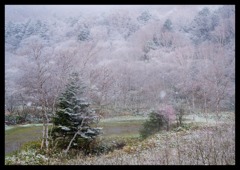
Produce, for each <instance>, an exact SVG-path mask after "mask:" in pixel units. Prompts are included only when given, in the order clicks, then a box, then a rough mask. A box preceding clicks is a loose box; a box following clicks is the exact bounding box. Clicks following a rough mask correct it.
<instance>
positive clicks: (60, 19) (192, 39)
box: [5, 5, 235, 111]
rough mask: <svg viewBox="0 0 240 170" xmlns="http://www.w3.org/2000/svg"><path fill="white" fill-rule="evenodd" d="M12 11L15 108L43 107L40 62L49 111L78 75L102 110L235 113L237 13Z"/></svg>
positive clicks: (9, 48)
mask: <svg viewBox="0 0 240 170" xmlns="http://www.w3.org/2000/svg"><path fill="white" fill-rule="evenodd" d="M5 9H6V20H5V78H6V79H5V83H6V86H5V87H6V89H5V90H6V107H7V108H8V109H9V107H13V106H18V105H21V104H26V103H29V102H30V103H33V104H35V105H38V104H37V103H38V102H39V101H38V99H37V97H36V98H35V97H34V96H35V95H37V94H35V92H34V88H37V87H34V85H33V84H31V83H35V81H38V79H37V77H36V75H37V70H36V67H35V65H36V62H40V65H41V66H42V67H43V68H44V69H45V71H46V72H44V74H43V75H42V76H43V77H44V78H45V77H46V81H44V83H43V87H42V88H43V90H44V91H45V92H46V93H47V94H48V100H49V104H50V103H51V102H54V100H55V97H53V96H57V95H58V92H59V91H60V89H61V88H62V87H64V84H65V83H66V80H67V78H68V75H69V74H70V72H72V71H73V70H75V71H79V72H80V74H81V77H82V80H83V83H84V84H85V85H86V87H87V90H86V97H87V98H88V99H89V100H90V101H91V102H92V103H94V104H96V105H99V106H106V107H115V108H117V107H120V108H131V109H133V110H136V111H138V110H139V109H140V110H141V109H147V108H148V109H149V108H155V107H157V106H158V105H159V104H161V103H171V102H174V101H175V100H176V98H177V99H179V100H180V99H181V100H185V102H187V103H188V105H189V107H194V109H195V108H196V109H201V110H202V109H205V110H216V109H217V108H218V109H220V110H228V109H233V108H234V98H235V93H234V90H235V86H234V85H235V72H234V70H235V68H234V67H235V59H234V55H235V53H234V52H235V15H234V14H235V9H234V6H231V5H228V6H221V5H219V6H217V5H212V6H211V5H200V6H199V5H179V6H178V5H146V6H145V5H116V6H114V5H79V6H78V5H76V6H75V5H53V6H50V5H49V6H48V5H46V6H44V5H43V6H41V5H27V6H21V5H17V6H14V5H7V6H6V7H5ZM35 49H38V50H39V52H41V54H40V57H39V58H38V59H37V61H33V60H32V59H31V57H32V52H34V50H35ZM67 68H70V69H67ZM56 87H57V88H56ZM163 93H164V94H165V96H164V97H162V95H161V94H163ZM176 94H177V95H176Z"/></svg>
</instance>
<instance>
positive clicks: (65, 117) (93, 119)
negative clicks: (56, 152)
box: [52, 73, 101, 150]
mask: <svg viewBox="0 0 240 170" xmlns="http://www.w3.org/2000/svg"><path fill="white" fill-rule="evenodd" d="M78 82H79V78H78V74H77V73H73V74H72V75H71V77H70V82H69V84H67V86H66V90H65V91H64V92H63V93H62V94H61V95H60V97H59V101H58V106H57V110H56V116H55V117H54V118H53V125H54V127H53V131H52V137H53V139H54V140H56V139H57V138H58V139H62V140H63V142H68V143H69V145H68V149H69V147H70V146H71V144H72V142H73V141H77V139H79V138H83V139H86V140H87V141H91V140H92V139H94V138H96V137H97V136H98V135H99V134H100V130H101V129H100V128H93V127H90V125H92V124H94V123H97V122H98V120H99V117H98V116H97V115H96V114H95V112H94V111H93V110H92V109H90V108H89V105H90V104H89V103H87V102H86V101H85V100H84V99H82V98H81V99H79V98H78V97H79V95H82V93H83V90H82V89H81V90H80V87H79V85H78ZM68 149H67V150H68Z"/></svg>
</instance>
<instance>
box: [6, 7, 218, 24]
mask: <svg viewBox="0 0 240 170" xmlns="http://www.w3.org/2000/svg"><path fill="white" fill-rule="evenodd" d="M204 6H207V7H209V8H210V9H213V10H214V9H216V8H218V7H219V5H6V6H5V19H6V20H12V21H21V20H24V19H26V18H29V17H36V18H38V17H49V15H57V16H59V17H61V16H72V15H77V14H79V13H80V12H81V13H88V14H98V13H102V12H110V11H116V10H122V9H124V10H129V11H131V12H132V11H134V10H142V9H145V10H146V9H147V10H149V11H151V10H161V11H162V12H164V13H168V12H171V11H173V10H174V9H176V8H178V9H179V8H182V10H183V12H185V10H187V11H188V10H189V9H192V10H199V9H201V8H203V7H204Z"/></svg>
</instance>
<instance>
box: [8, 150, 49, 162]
mask: <svg viewBox="0 0 240 170" xmlns="http://www.w3.org/2000/svg"><path fill="white" fill-rule="evenodd" d="M47 162H48V158H46V156H44V155H42V154H39V153H37V152H36V150H32V149H29V150H26V151H21V152H19V153H17V154H15V155H13V156H7V157H5V165H43V164H47Z"/></svg>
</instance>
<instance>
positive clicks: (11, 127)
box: [5, 123, 51, 130]
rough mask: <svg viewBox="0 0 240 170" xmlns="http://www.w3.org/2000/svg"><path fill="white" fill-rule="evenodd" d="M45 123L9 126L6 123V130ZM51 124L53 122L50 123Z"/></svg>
mask: <svg viewBox="0 0 240 170" xmlns="http://www.w3.org/2000/svg"><path fill="white" fill-rule="evenodd" d="M42 125H43V124H41V123H39V124H25V125H16V126H7V125H5V130H10V129H13V128H16V127H31V126H42ZM49 125H51V124H49Z"/></svg>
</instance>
